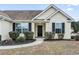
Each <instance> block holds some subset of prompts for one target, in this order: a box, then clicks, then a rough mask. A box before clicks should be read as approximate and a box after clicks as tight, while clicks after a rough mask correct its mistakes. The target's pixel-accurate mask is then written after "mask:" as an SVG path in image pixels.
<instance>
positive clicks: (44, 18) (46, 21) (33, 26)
mask: <svg viewBox="0 0 79 59" xmlns="http://www.w3.org/2000/svg"><path fill="white" fill-rule="evenodd" d="M72 21H73V18H72V17H70V16H69V15H67V14H66V13H65V12H64V11H62V10H61V9H59V8H58V7H56V6H55V5H53V4H51V5H49V6H48V7H47V8H46V9H44V10H6V11H0V35H1V40H5V39H8V38H9V35H8V33H9V32H10V31H19V32H24V31H32V32H34V38H35V37H44V33H45V32H55V34H57V33H64V39H71V22H72ZM55 38H57V35H55Z"/></svg>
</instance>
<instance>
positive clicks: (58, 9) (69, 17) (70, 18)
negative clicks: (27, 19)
mask: <svg viewBox="0 0 79 59" xmlns="http://www.w3.org/2000/svg"><path fill="white" fill-rule="evenodd" d="M51 7H53V8H54V9H56V10H57V11H59V12H60V13H62V14H63V15H64V16H66V17H67V18H68V19H69V20H74V19H73V18H72V17H71V16H69V15H68V14H67V13H65V12H64V11H63V10H61V9H60V8H58V7H56V6H55V5H54V4H50V5H49V6H48V7H47V8H46V9H45V10H43V11H42V12H41V13H39V14H38V15H37V16H36V17H34V18H33V19H32V20H34V19H36V18H37V17H39V16H40V15H42V14H43V13H45V12H46V11H47V10H48V9H49V8H51Z"/></svg>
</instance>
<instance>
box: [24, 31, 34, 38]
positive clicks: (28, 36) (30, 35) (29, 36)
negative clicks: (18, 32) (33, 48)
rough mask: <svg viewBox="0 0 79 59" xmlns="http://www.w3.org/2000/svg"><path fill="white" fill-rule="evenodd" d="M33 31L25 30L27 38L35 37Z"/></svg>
mask: <svg viewBox="0 0 79 59" xmlns="http://www.w3.org/2000/svg"><path fill="white" fill-rule="evenodd" d="M33 34H34V33H33V32H24V35H25V37H26V39H33Z"/></svg>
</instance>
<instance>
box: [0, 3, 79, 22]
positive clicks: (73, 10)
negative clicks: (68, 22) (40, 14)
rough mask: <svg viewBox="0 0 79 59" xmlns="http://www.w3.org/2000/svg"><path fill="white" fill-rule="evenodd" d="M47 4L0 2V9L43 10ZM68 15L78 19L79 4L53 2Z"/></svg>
mask: <svg viewBox="0 0 79 59" xmlns="http://www.w3.org/2000/svg"><path fill="white" fill-rule="evenodd" d="M48 5H49V4H0V10H44V9H45V8H46V7H47V6H48ZM55 5H56V6H57V7H58V8H60V9H61V10H63V11H65V12H66V13H67V14H68V15H70V16H71V17H72V18H74V19H75V21H79V4H55Z"/></svg>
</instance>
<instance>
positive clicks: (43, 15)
mask: <svg viewBox="0 0 79 59" xmlns="http://www.w3.org/2000/svg"><path fill="white" fill-rule="evenodd" d="M55 11H56V10H55V9H53V8H49V10H47V11H46V12H45V13H43V14H42V15H40V16H39V17H38V18H37V19H45V18H46V17H48V16H49V15H50V14H52V13H54V12H55Z"/></svg>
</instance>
